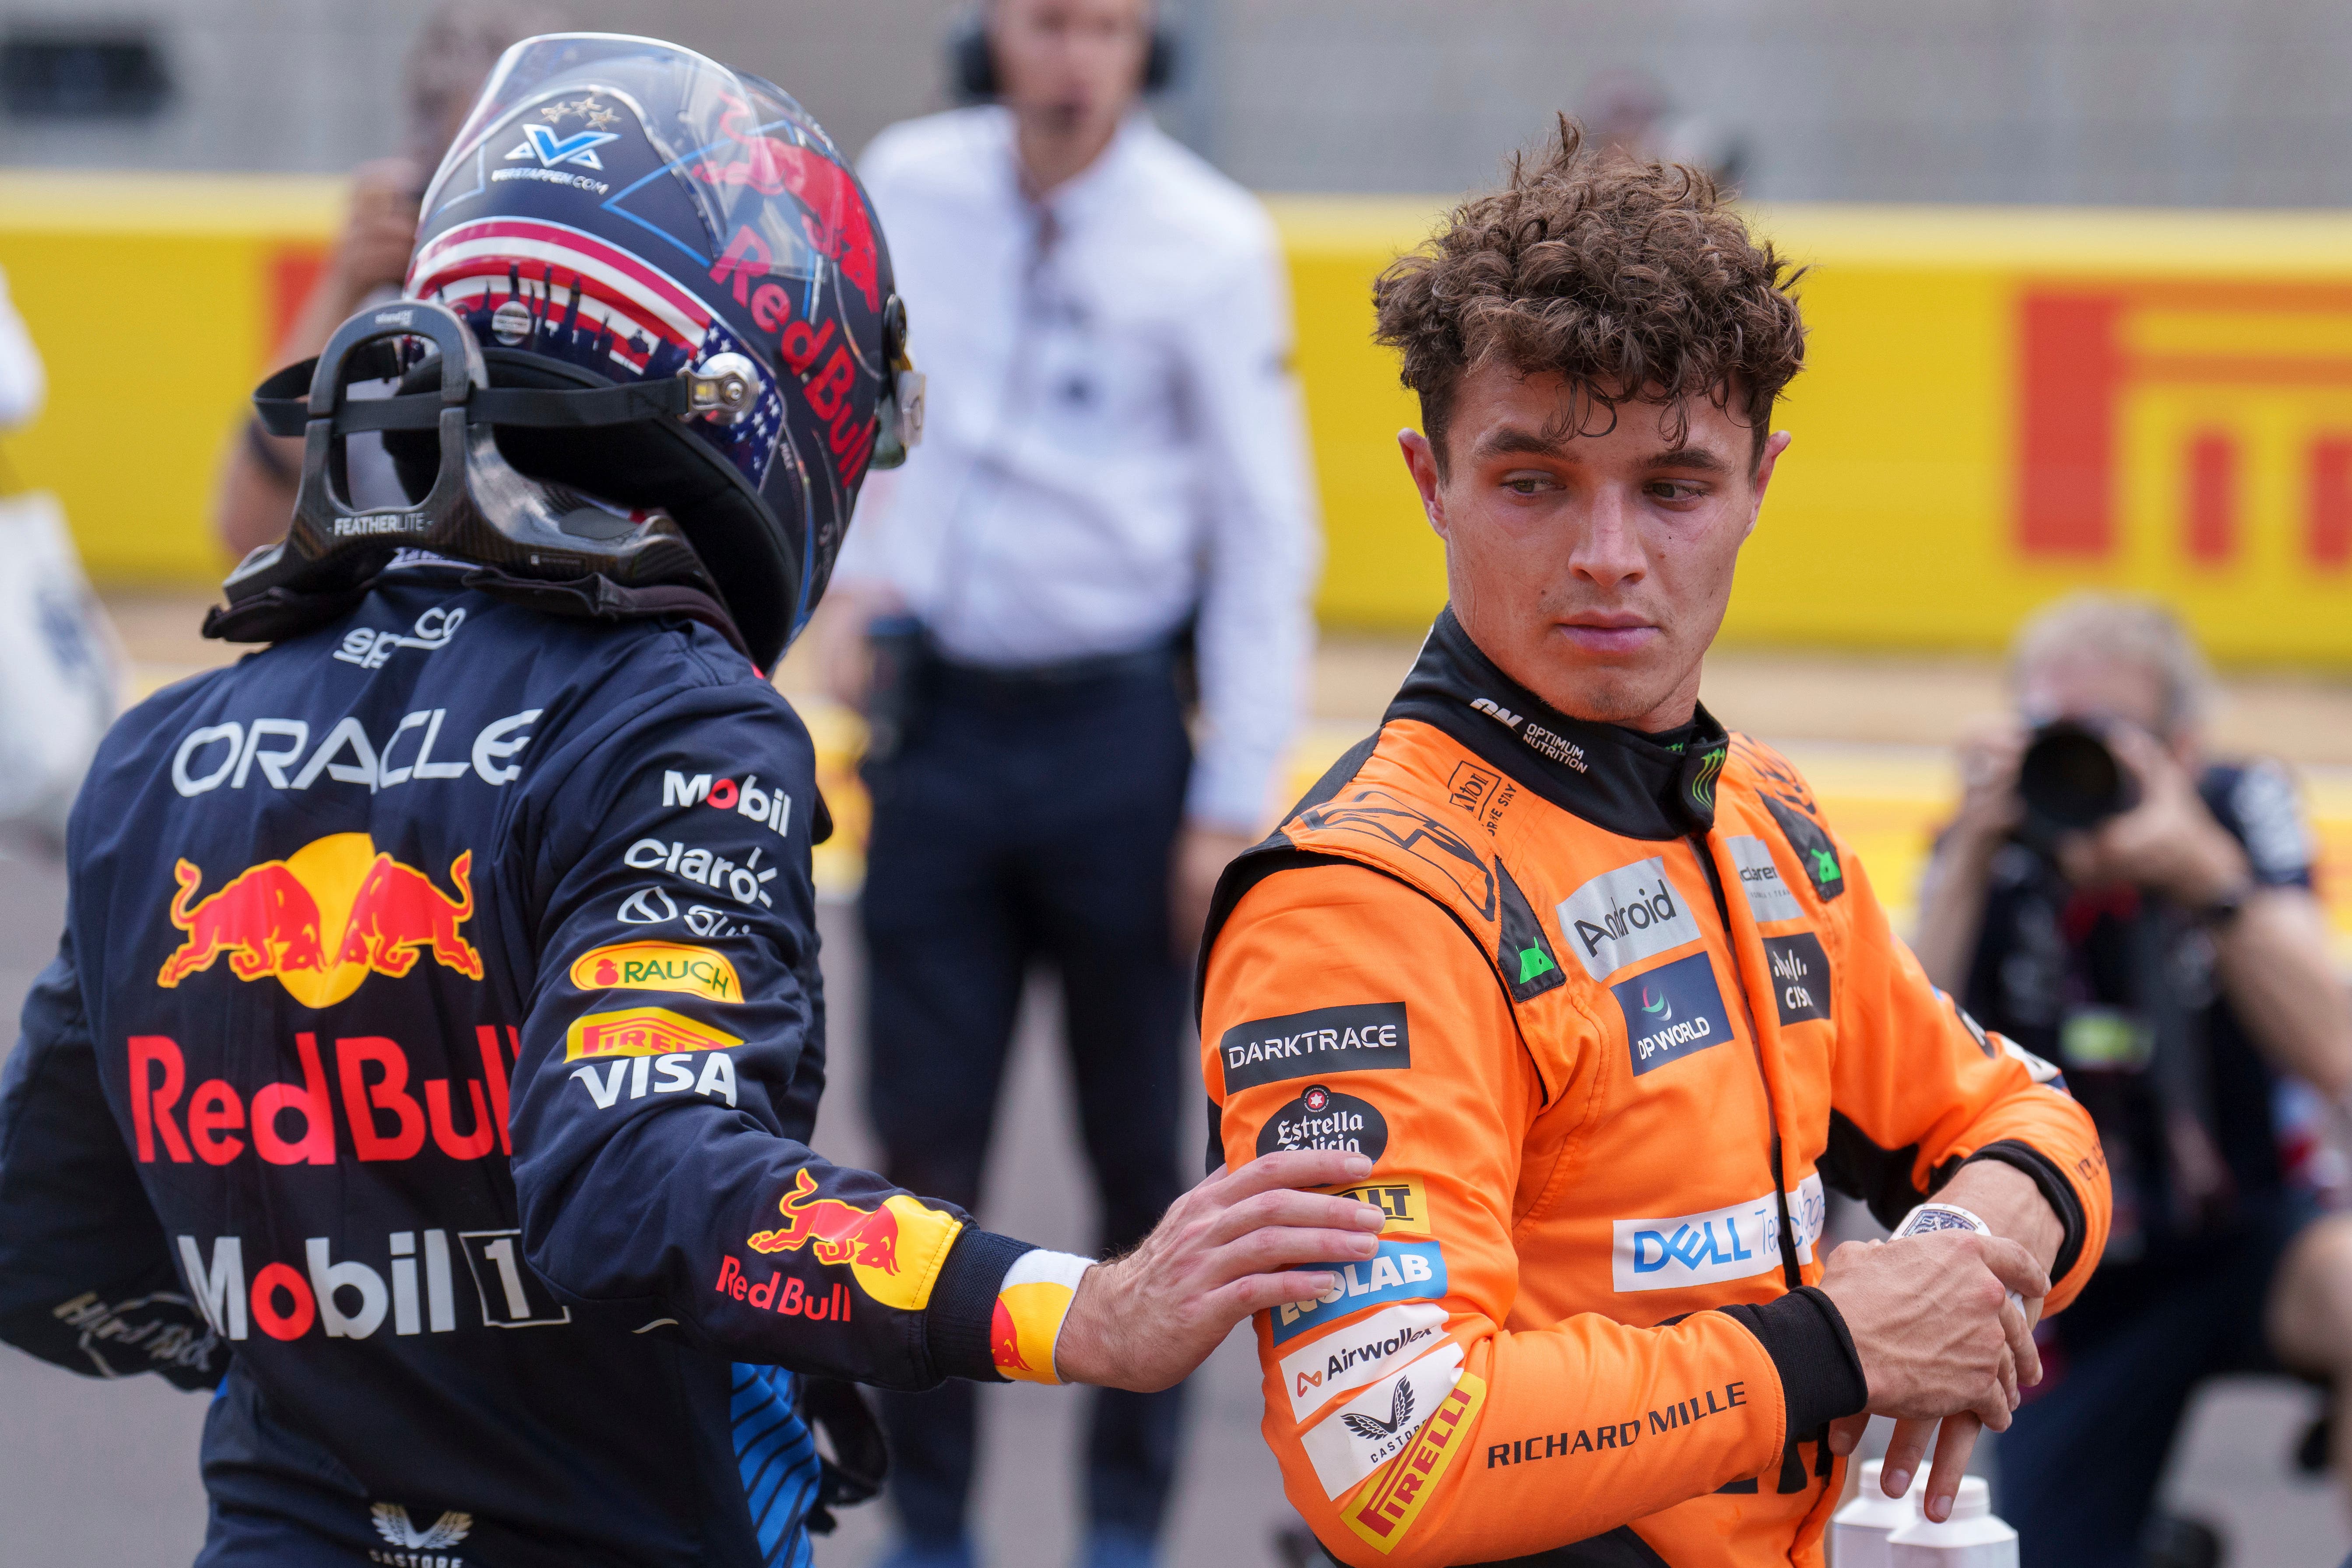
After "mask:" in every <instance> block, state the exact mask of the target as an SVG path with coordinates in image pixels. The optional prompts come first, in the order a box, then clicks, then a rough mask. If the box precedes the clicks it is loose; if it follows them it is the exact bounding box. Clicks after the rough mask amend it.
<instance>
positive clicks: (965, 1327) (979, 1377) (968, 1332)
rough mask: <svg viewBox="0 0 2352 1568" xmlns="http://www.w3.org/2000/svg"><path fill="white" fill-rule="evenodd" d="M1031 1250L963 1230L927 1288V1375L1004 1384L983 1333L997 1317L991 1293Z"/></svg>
mask: <svg viewBox="0 0 2352 1568" xmlns="http://www.w3.org/2000/svg"><path fill="white" fill-rule="evenodd" d="M1035 1250H1036V1248H1035V1247H1032V1246H1030V1245H1029V1244H1028V1243H1027V1242H1025V1241H1015V1240H1013V1238H1012V1237H1009V1236H998V1235H997V1234H996V1233H995V1232H993V1231H986V1230H981V1229H979V1228H977V1227H975V1226H965V1227H964V1228H963V1231H962V1233H961V1235H959V1236H958V1237H956V1239H955V1246H953V1247H950V1248H949V1249H948V1260H947V1261H946V1262H945V1263H943V1264H941V1265H940V1277H939V1279H936V1280H934V1281H933V1282H932V1284H931V1301H930V1305H929V1307H926V1308H925V1309H924V1310H923V1321H924V1325H925V1328H926V1331H927V1332H928V1333H929V1340H930V1350H931V1370H932V1371H934V1372H936V1373H939V1374H940V1376H942V1377H968V1378H970V1379H971V1380H972V1381H973V1382H975V1383H1003V1381H1004V1378H1003V1374H1002V1373H999V1372H998V1371H997V1370H996V1359H995V1358H994V1357H993V1356H992V1355H991V1354H989V1350H988V1330H989V1325H990V1323H991V1322H992V1321H993V1320H994V1318H995V1315H996V1293H997V1291H998V1290H1000V1289H1003V1285H1004V1276H1005V1273H1006V1272H1007V1271H1008V1270H1009V1269H1011V1268H1012V1267H1013V1264H1014V1263H1015V1262H1016V1261H1017V1260H1019V1258H1021V1257H1022V1255H1023V1254H1024V1253H1029V1252H1034V1251H1035Z"/></svg>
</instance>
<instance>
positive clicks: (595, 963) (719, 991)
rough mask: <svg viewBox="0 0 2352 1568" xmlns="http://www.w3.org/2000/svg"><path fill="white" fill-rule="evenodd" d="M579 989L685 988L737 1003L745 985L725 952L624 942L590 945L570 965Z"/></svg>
mask: <svg viewBox="0 0 2352 1568" xmlns="http://www.w3.org/2000/svg"><path fill="white" fill-rule="evenodd" d="M572 984H573V986H575V987H576V988H578V989H579V990H582V991H683V992H685V993H686V994H688V995H691V996H701V997H704V998H707V999H708V1000H709V1001H712V1002H740V1001H741V1000H742V999H743V983H742V982H741V981H740V980H738V979H737V978H736V977H735V965H734V964H733V963H730V962H729V961H728V958H727V955H726V954H725V953H722V952H714V951H713V950H712V949H710V948H707V947H695V946H693V945H691V944H689V943H687V942H614V943H613V944H612V945H610V946H608V947H599V948H592V949H590V950H589V951H588V952H583V953H582V954H581V955H580V956H579V957H578V958H577V959H575V960H573V961H572Z"/></svg>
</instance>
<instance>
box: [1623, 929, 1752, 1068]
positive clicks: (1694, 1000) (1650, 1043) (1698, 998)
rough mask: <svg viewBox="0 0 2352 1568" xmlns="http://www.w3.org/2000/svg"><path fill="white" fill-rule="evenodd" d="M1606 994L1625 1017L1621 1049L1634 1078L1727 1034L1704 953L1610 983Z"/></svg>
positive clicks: (1719, 995) (1719, 1042)
mask: <svg viewBox="0 0 2352 1568" xmlns="http://www.w3.org/2000/svg"><path fill="white" fill-rule="evenodd" d="M1609 994H1611V995H1612V996H1614V997H1616V998H1617V1005H1618V1007H1619V1008H1620V1009H1621V1010H1622V1012H1623V1013H1624V1015H1625V1041H1626V1048H1627V1050H1628V1051H1629V1052H1630V1053H1631V1055H1632V1057H1633V1076H1634V1077H1636V1078H1639V1077H1641V1076H1642V1075H1643V1073H1648V1072H1655V1071H1656V1070H1657V1069H1658V1068H1662V1067H1664V1066H1666V1065H1668V1064H1669V1063H1672V1062H1678V1061H1681V1060H1682V1059H1683V1058H1685V1057H1695V1056H1696V1055H1698V1053H1699V1052H1701V1051H1704V1050H1706V1049H1709V1048H1710V1047H1716V1046H1719V1045H1722V1044H1723V1043H1724V1042H1725V1041H1727V1040H1728V1039H1730V1038H1731V1020H1730V1018H1729V1017H1728V1016H1726V1015H1725V1013H1724V1010H1723V993H1722V992H1721V991H1720V990H1719V989H1717V985H1716V984H1715V966H1714V964H1713V963H1711V962H1710V961H1709V960H1708V958H1707V955H1706V953H1704V952H1695V953H1692V954H1691V955H1690V956H1689V957H1688V958H1678V959H1676V960H1675V961H1674V962H1673V963H1669V964H1664V965H1663V966H1661V967H1659V968H1656V969H1653V970H1651V971H1650V972H1649V973H1646V974H1637V975H1635V976H1634V977H1633V979H1631V980H1628V981H1624V982H1622V983H1621V984H1616V985H1612V986H1611V987H1610V988H1609Z"/></svg>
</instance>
